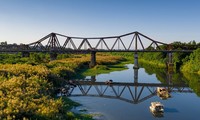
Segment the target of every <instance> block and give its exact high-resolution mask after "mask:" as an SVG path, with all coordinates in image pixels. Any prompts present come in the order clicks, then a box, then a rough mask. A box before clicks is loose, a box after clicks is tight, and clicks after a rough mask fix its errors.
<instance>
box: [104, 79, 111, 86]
mask: <svg viewBox="0 0 200 120" xmlns="http://www.w3.org/2000/svg"><path fill="white" fill-rule="evenodd" d="M105 83H106V84H107V85H110V84H112V83H113V80H108V81H106V82H105Z"/></svg>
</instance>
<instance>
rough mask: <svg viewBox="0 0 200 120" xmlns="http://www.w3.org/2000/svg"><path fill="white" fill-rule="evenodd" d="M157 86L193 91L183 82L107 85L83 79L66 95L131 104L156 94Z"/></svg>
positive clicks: (170, 90)
mask: <svg viewBox="0 0 200 120" xmlns="http://www.w3.org/2000/svg"><path fill="white" fill-rule="evenodd" d="M157 87H165V88H167V89H168V91H169V92H170V94H172V93H175V92H178V93H193V91H192V90H191V89H190V88H189V87H188V85H185V84H183V85H180V84H177V85H176V84H163V83H137V82H134V83H125V82H113V83H112V84H110V85H108V84H105V82H96V81H92V80H84V81H77V87H75V88H74V87H73V88H71V89H70V91H69V93H68V95H69V96H90V97H103V98H110V99H119V100H122V101H125V102H129V103H132V104H138V103H141V102H143V101H145V100H148V99H150V98H152V97H154V96H156V95H157V91H156V88H157ZM74 89H76V90H74ZM172 97H173V95H172ZM169 99H170V98H169Z"/></svg>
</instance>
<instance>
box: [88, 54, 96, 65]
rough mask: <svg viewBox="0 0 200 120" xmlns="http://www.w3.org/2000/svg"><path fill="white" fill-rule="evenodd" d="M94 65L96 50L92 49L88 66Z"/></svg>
mask: <svg viewBox="0 0 200 120" xmlns="http://www.w3.org/2000/svg"><path fill="white" fill-rule="evenodd" d="M95 65H96V52H95V51H92V52H91V61H90V64H89V67H90V68H92V67H94V66H95Z"/></svg>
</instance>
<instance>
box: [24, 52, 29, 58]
mask: <svg viewBox="0 0 200 120" xmlns="http://www.w3.org/2000/svg"><path fill="white" fill-rule="evenodd" d="M29 56H30V52H22V57H29Z"/></svg>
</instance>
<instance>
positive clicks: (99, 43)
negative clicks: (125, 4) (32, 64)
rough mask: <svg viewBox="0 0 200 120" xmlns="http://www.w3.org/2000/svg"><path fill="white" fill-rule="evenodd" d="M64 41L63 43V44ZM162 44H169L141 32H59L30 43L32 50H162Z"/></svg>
mask: <svg viewBox="0 0 200 120" xmlns="http://www.w3.org/2000/svg"><path fill="white" fill-rule="evenodd" d="M61 42H62V44H61ZM160 45H166V46H167V45H168V44H166V43H163V42H159V41H156V40H153V39H151V38H149V37H147V36H145V35H143V34H141V33H139V32H132V33H128V34H124V35H120V36H111V37H91V38H83V37H70V36H66V35H62V34H58V33H51V34H49V35H47V36H45V37H43V38H42V39H40V40H38V41H36V42H33V43H30V44H28V46H29V49H31V50H41V51H49V50H54V51H70V50H73V51H80V50H98V51H119V50H120V51H137V50H162V48H160Z"/></svg>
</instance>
